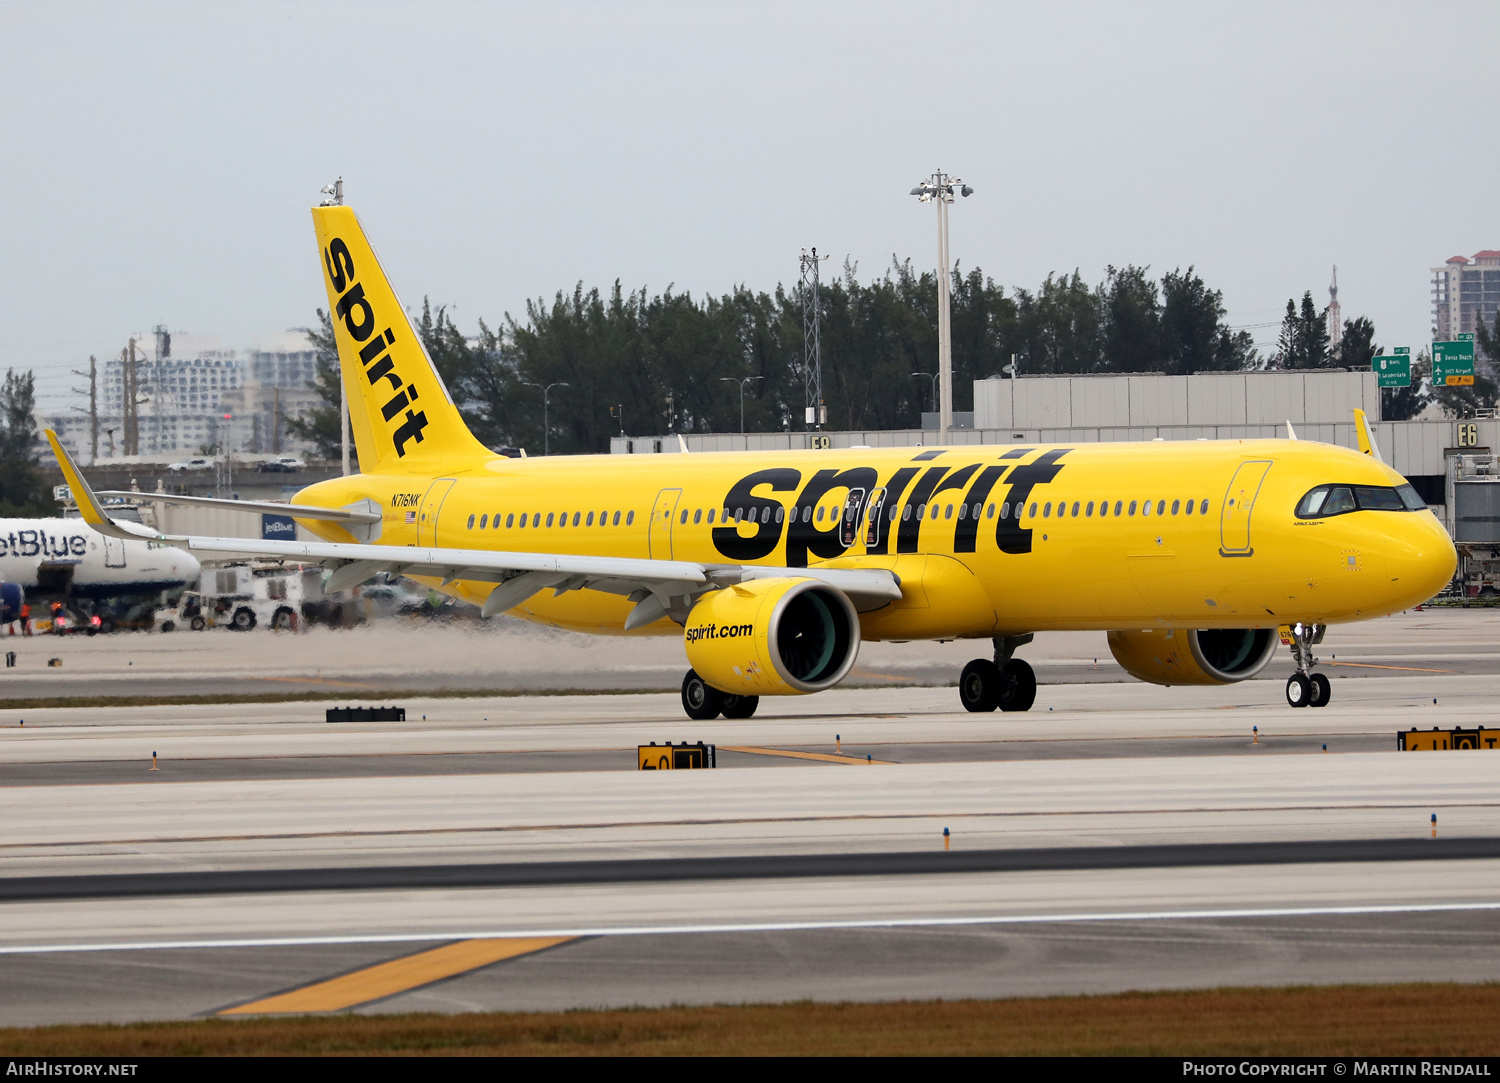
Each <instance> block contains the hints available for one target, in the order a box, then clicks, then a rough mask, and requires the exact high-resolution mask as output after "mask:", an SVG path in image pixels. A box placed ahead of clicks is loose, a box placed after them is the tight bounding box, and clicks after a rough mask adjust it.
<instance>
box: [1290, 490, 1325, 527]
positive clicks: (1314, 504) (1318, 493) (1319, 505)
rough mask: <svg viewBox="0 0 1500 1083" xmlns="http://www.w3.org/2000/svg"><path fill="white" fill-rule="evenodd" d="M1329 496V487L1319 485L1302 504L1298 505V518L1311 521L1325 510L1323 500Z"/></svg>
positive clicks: (1305, 497)
mask: <svg viewBox="0 0 1500 1083" xmlns="http://www.w3.org/2000/svg"><path fill="white" fill-rule="evenodd" d="M1327 495H1328V486H1326V485H1319V486H1318V487H1317V488H1316V489H1314V490H1313V491H1312V492H1310V493H1308V494H1307V495H1306V496H1304V497H1303V498H1302V503H1300V504H1298V505H1297V518H1299V519H1311V518H1313V517H1314V516H1315V515H1317V514H1318V512H1320V511H1322V510H1323V498H1324V497H1325V496H1327Z"/></svg>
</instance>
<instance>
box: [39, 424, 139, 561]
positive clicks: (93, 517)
mask: <svg viewBox="0 0 1500 1083" xmlns="http://www.w3.org/2000/svg"><path fill="white" fill-rule="evenodd" d="M42 431H43V432H45V433H46V434H47V443H49V444H51V445H52V454H53V455H55V456H57V465H58V466H59V467H61V468H62V472H63V480H64V481H66V482H67V483H68V490H69V491H70V492H71V493H72V494H73V501H74V503H76V504H77V505H78V512H79V514H80V515H82V516H83V521H84V522H85V523H88V525H89V526H91V527H93V528H94V529H95V530H97V531H98V532H99V533H101V534H108V535H109V536H110V537H112V538H152V539H154V538H158V537H160V536H161V535H160V534H158V533H157V532H156V531H155V530H152V529H150V528H149V527H146V526H142V525H141V524H140V523H132V522H128V521H127V522H119V523H117V522H115V520H113V519H111V518H110V517H109V515H108V513H106V512H105V510H104V505H103V504H101V503H99V498H98V497H97V496H95V495H94V490H93V489H90V488H89V483H88V482H86V481H84V480H83V471H81V470H79V469H78V464H77V463H75V462H74V461H73V456H71V455H69V454H68V449H67V448H65V447H63V446H62V441H61V440H59V439H58V438H57V433H55V432H53V431H52V430H51V429H43V430H42Z"/></svg>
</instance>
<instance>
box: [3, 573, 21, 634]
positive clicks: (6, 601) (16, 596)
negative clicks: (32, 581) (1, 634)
mask: <svg viewBox="0 0 1500 1083" xmlns="http://www.w3.org/2000/svg"><path fill="white" fill-rule="evenodd" d="M25 604H26V592H25V591H24V590H22V589H21V584H20V583H0V624H9V623H10V622H11V621H13V620H20V619H21V607H22V606H23V605H25Z"/></svg>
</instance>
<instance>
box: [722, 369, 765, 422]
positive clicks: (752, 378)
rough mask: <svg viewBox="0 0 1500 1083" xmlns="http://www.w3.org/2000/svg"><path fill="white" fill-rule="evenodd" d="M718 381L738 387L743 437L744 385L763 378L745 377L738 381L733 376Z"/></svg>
mask: <svg viewBox="0 0 1500 1083" xmlns="http://www.w3.org/2000/svg"><path fill="white" fill-rule="evenodd" d="M719 379H720V380H721V381H725V382H728V383H731V384H739V385H740V435H741V436H743V435H744V434H745V385H746V384H748V383H749V382H750V381H751V380H764V379H765V377H764V376H746V377H745V378H744V379H743V380H739V379H736V378H735V377H733V376H720V377H719Z"/></svg>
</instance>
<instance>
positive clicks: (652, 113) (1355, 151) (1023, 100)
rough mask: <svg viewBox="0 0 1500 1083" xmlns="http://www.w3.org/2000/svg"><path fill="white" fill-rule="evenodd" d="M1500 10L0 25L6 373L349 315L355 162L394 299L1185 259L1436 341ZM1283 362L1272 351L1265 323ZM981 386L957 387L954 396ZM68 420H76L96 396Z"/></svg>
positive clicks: (293, 10)
mask: <svg viewBox="0 0 1500 1083" xmlns="http://www.w3.org/2000/svg"><path fill="white" fill-rule="evenodd" d="M1497 31H1500V5H1496V4H1494V3H1487V4H1482V3H1476V4H1457V3H1448V4H1444V3H1424V4H1415V3H1413V4H1390V5H1382V4H1377V3H1360V4H1309V3H1306V2H1305V0H1304V2H1299V3H1285V4H1283V3H1261V4H1256V3H1238V4H1228V3H1220V4H1206V3H1202V2H1197V3H1182V4H1144V3H1110V4H1063V3H1046V4H1022V3H1008V4H1007V3H987V4H979V5H969V4H964V3H957V2H950V3H944V4H926V5H918V4H915V3H907V4H900V5H897V4H888V5H882V4H875V3H870V2H860V3H816V2H807V0H804V2H800V3H791V4H779V3H761V4H757V3H739V4H733V5H731V4H717V5H705V4H667V3H659V4H645V3H639V4H631V3H607V4H606V3H574V4H556V3H553V4H500V3H490V4H477V3H475V4H469V3H434V2H424V3H421V4H417V3H404V2H403V3H397V2H388V3H368V2H367V3H358V4H352V3H351V4H342V3H316V2H307V0H301V2H298V3H272V2H246V0H241V2H238V3H233V4H213V3H203V2H201V0H199V2H193V3H174V2H163V0H140V2H135V3H118V2H115V3H69V2H58V0H54V2H49V3H40V2H36V0H0V343H3V344H4V356H3V358H0V365H7V366H9V365H14V366H16V367H18V368H34V369H35V370H36V371H37V373H38V377H39V380H40V386H41V389H42V390H43V391H44V392H45V393H46V396H47V399H48V400H49V401H51V402H54V403H55V402H58V401H64V400H59V399H58V397H57V396H58V395H59V393H65V392H66V389H67V387H68V386H69V385H70V384H75V383H77V381H76V380H75V379H72V378H69V377H67V376H66V375H65V373H66V370H67V369H69V368H77V367H80V366H81V367H85V368H86V367H87V361H88V355H89V354H91V353H93V354H96V355H98V356H99V358H100V360H101V361H102V360H103V359H104V358H105V356H107V355H110V354H118V352H119V349H120V347H121V346H122V345H123V344H124V340H125V338H126V336H127V335H129V334H130V333H131V332H132V331H136V330H141V329H149V328H150V327H151V326H152V325H154V324H156V323H158V322H161V323H165V324H166V325H167V326H168V327H169V328H171V329H172V330H173V331H181V332H193V333H216V334H220V335H222V336H223V337H224V339H225V344H226V345H228V346H243V345H244V344H246V343H248V342H250V341H251V340H252V339H253V338H254V337H255V336H257V335H260V334H264V333H268V332H279V331H282V330H285V329H286V328H288V327H292V326H298V325H305V324H307V323H309V322H311V321H312V319H313V318H314V309H316V308H317V307H319V306H326V304H327V300H326V295H325V293H324V290H323V285H322V280H321V276H320V274H319V269H318V264H317V259H316V252H315V248H314V243H313V233H312V224H311V220H310V218H309V216H308V213H307V208H308V207H309V206H311V205H312V204H313V203H314V202H316V201H317V199H318V194H317V193H318V189H319V188H320V187H321V186H322V185H323V184H325V183H327V182H329V181H331V180H333V178H334V177H336V176H339V175H342V176H343V178H344V182H345V189H346V197H347V200H346V201H347V202H348V203H349V204H351V205H352V206H353V207H354V208H355V209H356V210H357V211H358V213H359V215H360V217H361V219H362V220H363V222H364V224H365V227H366V229H367V231H368V232H369V234H370V236H371V239H372V240H373V241H374V243H375V245H376V246H377V248H378V250H379V251H380V254H381V258H382V260H383V262H384V263H385V265H386V267H387V270H388V271H389V272H390V274H391V276H392V278H393V279H394V281H395V285H396V287H397V289H398V290H400V291H401V293H402V296H403V299H404V300H405V301H406V303H407V304H409V305H412V304H418V303H420V300H421V298H422V296H423V295H424V294H426V295H429V296H430V297H431V298H432V299H433V301H434V302H437V303H446V304H448V305H450V306H452V308H453V309H454V311H455V316H456V319H457V321H458V323H459V326H460V327H462V328H464V329H465V330H466V331H472V330H473V329H474V327H475V322H476V321H477V319H479V318H480V317H484V318H485V319H486V320H488V321H490V322H491V323H492V324H493V323H494V322H497V321H499V320H500V319H501V318H502V316H503V314H504V313H505V312H507V311H509V312H511V313H513V314H516V315H518V316H519V315H522V314H523V313H524V309H525V304H526V300H527V299H528V298H537V297H547V298H549V299H550V298H551V297H552V295H553V294H555V293H556V292H557V291H558V290H559V289H569V290H570V289H571V288H572V286H573V285H574V283H576V282H578V281H579V280H582V281H583V282H584V283H585V284H586V285H590V286H592V285H598V286H600V287H601V288H603V287H607V286H608V285H609V284H610V283H612V282H613V281H614V280H615V279H616V278H619V279H621V280H622V282H623V284H624V285H625V287H626V288H627V289H629V288H632V287H640V286H646V287H648V288H649V289H651V290H652V291H657V290H660V289H663V288H665V287H666V286H668V285H669V284H675V287H676V288H677V289H678V290H680V291H681V290H687V291H691V292H692V293H693V294H695V295H699V294H702V293H704V292H712V293H722V292H724V291H727V290H729V289H730V288H732V287H733V286H735V285H736V284H744V285H747V286H749V287H751V288H753V289H757V290H760V289H766V290H769V289H771V288H773V287H774V286H775V285H776V283H777V282H778V281H780V282H786V283H790V282H791V281H793V280H794V279H795V277H796V274H797V255H798V252H799V250H800V249H801V248H803V247H810V246H813V245H816V246H817V247H818V249H819V250H820V251H821V252H827V253H829V254H831V255H832V256H833V258H834V263H835V264H841V263H842V262H843V260H844V259H845V258H846V257H847V258H848V259H851V260H853V261H855V262H857V264H858V266H859V273H860V275H861V277H864V278H868V277H869V276H871V275H872V274H874V273H877V272H881V271H883V270H884V269H885V268H886V267H887V266H888V265H889V263H890V259H891V256H892V255H893V254H895V255H898V256H901V257H903V258H904V257H907V256H910V257H912V259H913V260H914V262H915V263H916V264H917V265H918V266H931V265H933V264H935V263H936V223H935V215H934V212H933V209H932V207H931V206H919V205H918V204H917V202H916V200H914V199H912V198H911V197H910V196H908V195H907V192H908V191H909V190H910V189H911V187H912V186H913V185H914V184H915V183H916V182H917V181H918V180H920V179H921V178H922V177H923V176H924V175H926V174H928V173H930V172H931V171H933V170H934V169H936V168H939V167H941V168H943V169H945V170H948V171H950V172H953V173H956V174H957V175H959V176H960V177H962V178H963V179H964V180H965V181H967V182H968V183H970V184H972V185H973V186H974V188H975V194H974V196H973V197H972V198H970V199H968V200H966V201H961V202H960V203H959V204H958V205H957V206H956V207H955V208H954V211H953V216H952V227H951V230H952V252H953V256H954V258H955V259H956V260H958V261H959V262H960V263H961V264H962V265H963V266H965V267H973V266H975V265H978V266H979V267H982V268H983V269H984V271H985V272H986V273H987V274H989V275H990V276H992V277H994V278H995V279H996V280H997V281H999V282H1000V283H1002V284H1005V285H1007V286H1013V285H1021V286H1024V287H1027V288H1034V287H1035V286H1036V284H1037V283H1038V282H1039V281H1040V280H1041V279H1042V278H1043V277H1045V275H1046V274H1047V273H1048V272H1049V271H1065V272H1071V271H1072V270H1073V269H1074V268H1077V269H1078V270H1080V271H1081V272H1082V274H1083V276H1084V277H1085V279H1087V280H1088V281H1090V282H1097V281H1098V280H1100V279H1101V278H1102V277H1103V273H1104V269H1105V267H1106V266H1107V265H1109V264H1115V265H1123V264H1126V263H1136V264H1149V265H1150V267H1151V268H1152V271H1153V272H1154V273H1155V274H1156V275H1160V274H1161V273H1162V272H1165V271H1167V270H1171V269H1173V268H1175V267H1186V266H1187V265H1189V264H1192V265H1195V266H1196V267H1197V268H1198V270H1199V272H1200V273H1201V274H1202V275H1203V277H1204V278H1205V279H1206V280H1207V281H1208V283H1209V284H1210V285H1211V286H1213V287H1215V288H1217V289H1220V290H1222V291H1223V293H1224V299H1225V302H1226V304H1227V306H1228V309H1229V314H1230V318H1231V322H1232V323H1236V324H1251V323H1258V322H1263V321H1271V320H1276V319H1279V317H1280V315H1281V312H1282V310H1283V309H1284V307H1285V304H1286V300H1287V298H1288V297H1292V296H1296V297H1299V298H1300V297H1301V295H1302V292H1303V291H1304V290H1306V289H1312V290H1313V291H1314V293H1313V296H1314V298H1315V299H1316V300H1317V301H1318V303H1319V306H1320V307H1321V306H1322V305H1323V304H1325V303H1326V302H1327V285H1328V279H1329V272H1330V268H1331V266H1332V265H1333V264H1335V263H1337V264H1338V267H1339V285H1340V300H1341V301H1342V302H1343V305H1344V314H1345V315H1346V316H1355V315H1361V314H1363V315H1367V316H1369V317H1370V318H1372V319H1373V320H1374V321H1375V326H1376V329H1377V333H1378V336H1379V341H1380V342H1382V343H1384V344H1385V345H1387V346H1393V345H1410V346H1412V347H1414V348H1415V347H1418V346H1420V345H1421V344H1422V343H1423V342H1424V341H1425V340H1426V339H1427V337H1428V332H1429V327H1430V310H1431V300H1430V288H1429V281H1428V280H1429V268H1430V267H1432V266H1435V265H1437V264H1440V263H1442V261H1443V260H1444V259H1446V258H1448V257H1449V256H1452V255H1455V254H1465V255H1472V254H1473V253H1474V252H1475V251H1477V250H1479V249H1481V248H1500V222H1497V221H1496V214H1495V210H1494V207H1495V202H1496V200H1495V184H1496V178H1497V177H1500V160H1497V156H1500V140H1497V138H1496V105H1497V97H1500V81H1497V80H1496V79H1495V78H1494V75H1493V69H1494V57H1495V49H1496V48H1497V42H1500V34H1497ZM1255 334H1256V337H1257V340H1258V341H1266V340H1269V339H1272V338H1274V336H1275V330H1274V328H1272V329H1266V330H1258V331H1256V332H1255ZM964 397H967V396H964ZM72 401H81V400H72Z"/></svg>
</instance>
